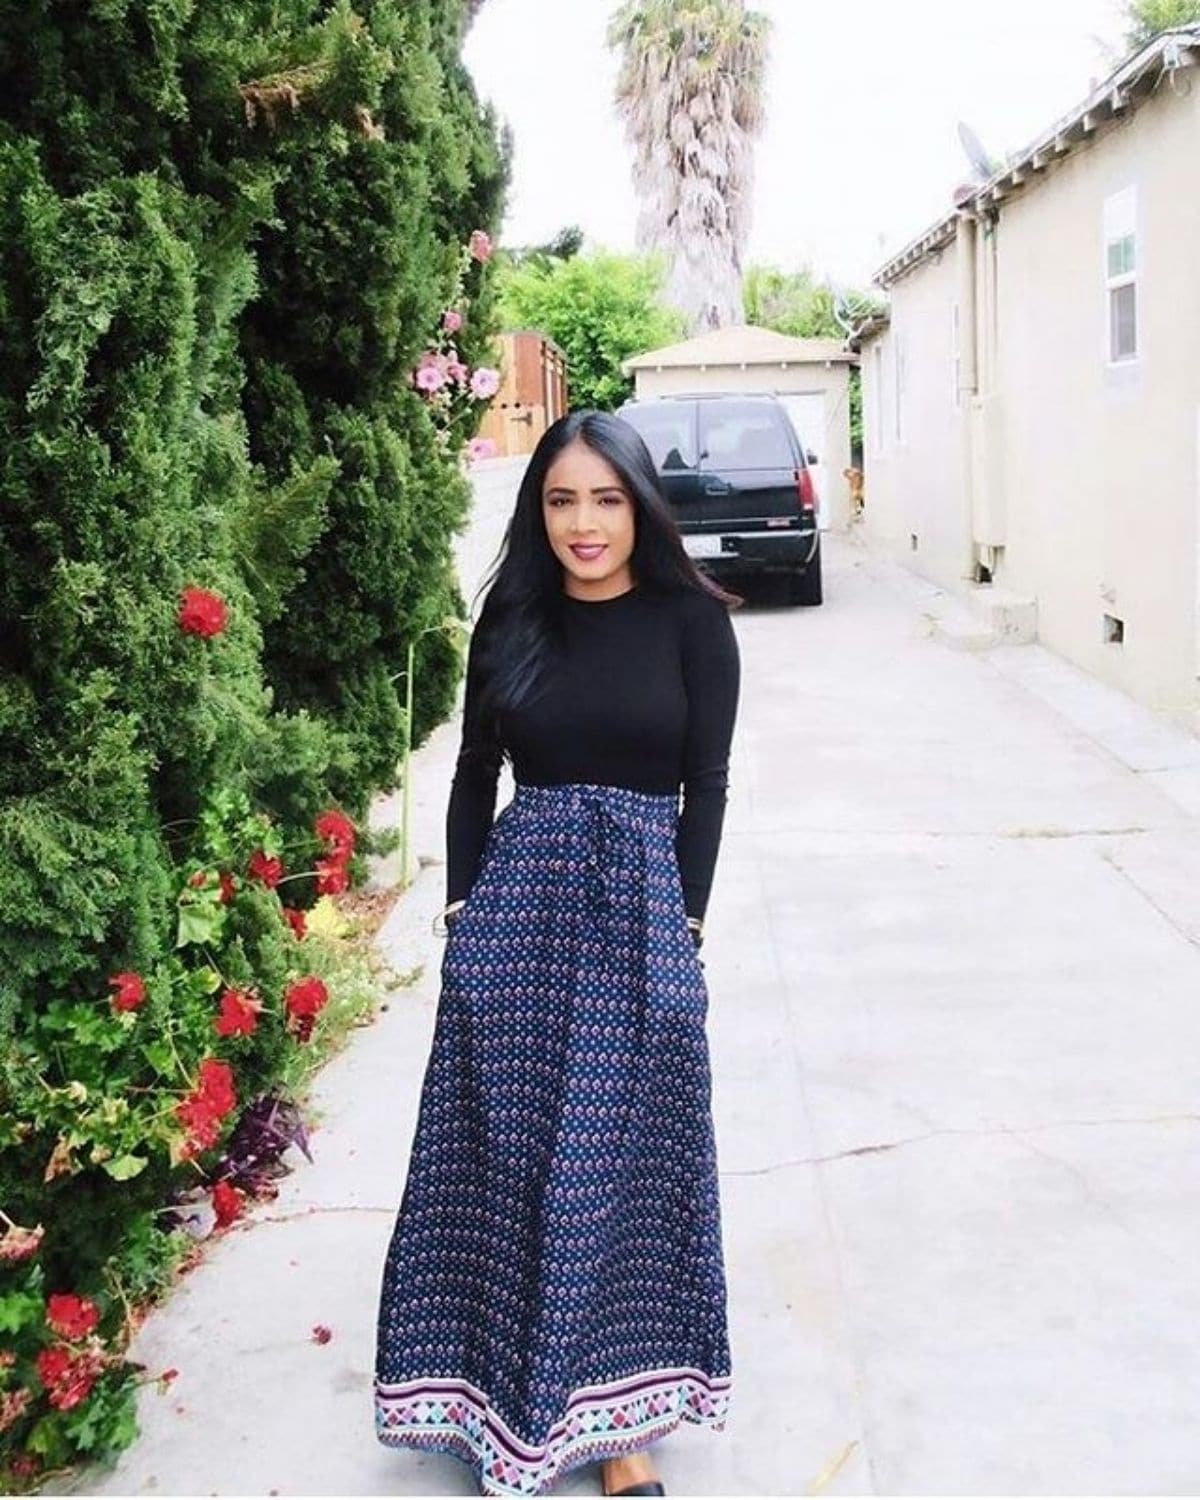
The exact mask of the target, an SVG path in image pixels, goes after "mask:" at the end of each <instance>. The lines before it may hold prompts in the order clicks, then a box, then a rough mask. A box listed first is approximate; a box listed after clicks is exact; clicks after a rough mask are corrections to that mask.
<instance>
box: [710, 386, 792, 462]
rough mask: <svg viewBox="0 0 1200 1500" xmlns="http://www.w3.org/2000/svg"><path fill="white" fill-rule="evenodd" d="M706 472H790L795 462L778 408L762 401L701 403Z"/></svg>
mask: <svg viewBox="0 0 1200 1500" xmlns="http://www.w3.org/2000/svg"><path fill="white" fill-rule="evenodd" d="M698 404H699V407H700V451H701V453H702V454H703V455H704V467H705V468H706V469H791V468H794V467H795V464H796V458H795V455H794V453H793V451H792V444H791V441H790V439H789V437H788V431H787V428H786V426H785V425H784V418H783V415H782V413H781V412H780V410H779V408H778V407H776V406H773V405H770V404H768V403H767V402H765V401H701V402H699V403H698Z"/></svg>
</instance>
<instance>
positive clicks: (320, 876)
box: [317, 854, 350, 896]
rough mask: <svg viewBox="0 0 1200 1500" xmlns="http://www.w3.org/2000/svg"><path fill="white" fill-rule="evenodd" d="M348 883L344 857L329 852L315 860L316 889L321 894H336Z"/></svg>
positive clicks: (348, 876)
mask: <svg viewBox="0 0 1200 1500" xmlns="http://www.w3.org/2000/svg"><path fill="white" fill-rule="evenodd" d="M349 884H350V872H349V871H348V870H347V868H346V860H345V857H344V856H342V855H339V854H330V855H328V856H327V857H326V858H325V859H319V860H317V891H318V893H319V894H320V895H322V896H336V895H337V894H338V892H339V891H344V890H345V889H346V888H347V886H349Z"/></svg>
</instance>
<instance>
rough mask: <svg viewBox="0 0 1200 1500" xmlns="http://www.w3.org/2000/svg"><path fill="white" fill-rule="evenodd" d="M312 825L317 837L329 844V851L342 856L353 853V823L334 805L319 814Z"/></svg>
mask: <svg viewBox="0 0 1200 1500" xmlns="http://www.w3.org/2000/svg"><path fill="white" fill-rule="evenodd" d="M313 827H314V828H315V830H316V834H317V837H318V838H319V839H321V840H322V841H323V842H324V843H326V844H328V845H329V848H330V851H331V853H333V854H341V855H343V856H345V855H350V854H353V852H354V839H355V829H354V824H353V823H352V822H351V821H350V819H349V818H348V817H347V816H346V814H345V813H344V812H339V811H338V809H337V808H336V807H331V808H328V809H327V810H326V811H325V812H323V813H321V814H319V816H318V817H317V820H316V822H315V823H314V824H313Z"/></svg>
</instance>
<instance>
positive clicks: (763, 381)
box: [621, 323, 858, 530]
mask: <svg viewBox="0 0 1200 1500" xmlns="http://www.w3.org/2000/svg"><path fill="white" fill-rule="evenodd" d="M857 363H858V356H857V355H855V354H852V353H850V351H849V350H846V349H843V348H842V346H841V344H840V343H839V342H838V340H837V339H794V338H789V337H788V336H787V335H786V334H783V333H776V332H775V331H774V329H771V328H757V327H754V326H753V325H751V324H748V323H743V324H738V325H735V326H733V327H730V328H718V329H716V330H714V331H713V332H712V333H703V334H701V335H700V336H699V337H698V338H694V339H687V340H686V341H685V342H684V343H682V344H669V345H668V346H667V347H666V348H665V349H651V350H650V351H649V352H648V353H646V354H638V355H635V356H634V357H633V358H632V359H627V360H623V361H622V363H621V369H622V371H623V372H624V373H625V374H626V375H632V376H633V377H634V382H635V393H636V395H637V396H638V397H639V399H641V398H645V397H647V396H669V395H670V396H673V395H680V394H683V393H684V392H689V391H703V392H705V393H711V392H713V391H767V392H770V393H771V394H773V395H777V396H778V397H779V398H780V400H781V401H782V402H783V403H784V405H785V406H786V407H787V408H788V411H789V413H790V415H791V418H792V421H793V423H794V424H795V427H796V431H797V432H798V433H799V434H800V437H801V440H802V441H803V443H804V446H805V447H806V448H808V449H809V450H810V451H811V452H812V453H815V454H816V456H817V463H816V466H815V467H814V468H813V480H814V481H815V484H816V491H817V518H818V525H819V526H820V527H821V528H822V529H825V528H828V527H830V526H833V527H834V528H835V529H837V530H844V529H845V528H846V526H847V525H848V524H849V521H850V514H851V507H850V491H849V487H848V486H847V483H846V479H845V476H844V473H843V471H844V470H845V469H847V468H848V467H849V465H850V371H851V369H852V367H853V366H854V365H856V364H857Z"/></svg>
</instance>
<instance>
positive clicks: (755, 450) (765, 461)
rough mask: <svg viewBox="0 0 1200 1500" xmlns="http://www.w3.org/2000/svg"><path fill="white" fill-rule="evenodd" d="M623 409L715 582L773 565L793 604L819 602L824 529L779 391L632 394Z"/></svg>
mask: <svg viewBox="0 0 1200 1500" xmlns="http://www.w3.org/2000/svg"><path fill="white" fill-rule="evenodd" d="M617 416H619V417H623V418H624V419H625V421H627V422H628V423H630V425H631V426H633V427H635V428H636V429H637V431H638V432H639V433H640V434H641V436H642V438H643V439H644V440H645V443H646V446H647V447H648V448H649V449H650V452H651V454H652V455H653V457H654V462H655V464H656V466H657V468H658V472H659V476H660V478H661V480H662V484H663V489H664V490H665V492H666V495H667V499H668V500H669V501H670V502H671V506H672V508H673V510H674V512H675V517H676V520H677V521H678V522H679V529H680V531H681V532H682V533H683V544H684V546H685V547H686V548H687V550H688V553H689V555H690V556H691V557H692V558H693V560H694V561H695V563H696V565H697V566H698V567H700V568H703V569H704V570H705V571H706V572H707V573H709V574H710V575H711V576H712V577H713V578H715V579H716V580H717V582H718V583H724V582H725V581H726V580H729V581H730V583H731V585H732V583H733V580H735V579H740V578H748V577H753V576H759V575H762V574H767V573H773V574H783V575H784V576H785V578H786V580H787V597H788V602H789V603H791V604H820V603H821V599H822V593H821V536H820V532H819V531H818V530H817V511H816V496H815V494H814V493H813V483H812V475H811V474H810V473H809V464H810V463H815V462H816V459H815V458H814V457H813V455H812V454H810V453H808V452H806V450H805V448H804V446H803V444H802V443H801V442H800V439H799V438H798V437H797V435H796V429H795V428H794V427H793V426H792V422H791V418H790V417H789V416H788V414H787V409H786V408H785V407H784V405H783V403H782V402H781V401H780V400H778V398H777V397H775V396H771V395H756V394H755V395H751V394H745V395H742V394H734V393H719V394H712V395H710V394H707V393H695V394H691V393H689V394H686V395H679V396H654V397H650V398H647V399H646V400H643V401H628V402H626V403H625V405H624V406H622V407H621V408H620V410H619V411H618V412H617Z"/></svg>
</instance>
